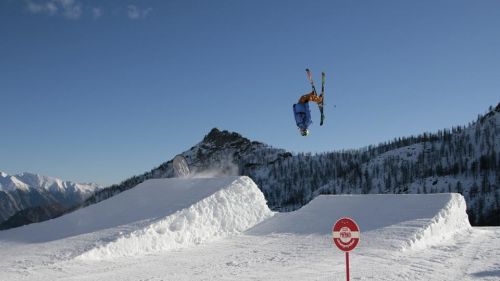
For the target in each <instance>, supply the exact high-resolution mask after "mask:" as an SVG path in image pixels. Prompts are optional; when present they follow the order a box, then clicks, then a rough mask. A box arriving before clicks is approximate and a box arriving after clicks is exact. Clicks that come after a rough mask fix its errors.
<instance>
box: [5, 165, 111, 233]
mask: <svg viewBox="0 0 500 281" xmlns="http://www.w3.org/2000/svg"><path fill="white" fill-rule="evenodd" d="M100 188H102V187H100V186H99V185H97V184H92V183H90V184H80V183H75V182H71V181H63V180H61V179H59V178H54V177H48V176H42V175H38V174H33V173H21V174H18V175H9V174H7V173H5V172H0V228H10V227H15V226H19V225H23V224H27V223H32V222H37V221H40V220H44V219H50V218H52V217H55V216H58V215H61V214H62V213H64V212H65V210H67V209H68V208H73V207H75V206H76V205H79V204H81V203H82V202H83V201H84V200H86V199H87V198H88V197H89V196H91V195H92V194H94V192H96V191H97V190H99V189H100Z"/></svg>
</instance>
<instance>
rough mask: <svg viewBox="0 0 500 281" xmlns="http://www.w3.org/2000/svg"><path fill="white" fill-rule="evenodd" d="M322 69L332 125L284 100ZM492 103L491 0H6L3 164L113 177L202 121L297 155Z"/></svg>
mask: <svg viewBox="0 0 500 281" xmlns="http://www.w3.org/2000/svg"><path fill="white" fill-rule="evenodd" d="M306 67H309V68H311V69H312V71H313V74H314V76H315V78H316V80H317V82H319V76H320V75H319V74H320V72H321V71H325V72H326V73H327V85H326V89H327V93H326V110H325V112H326V118H327V119H326V122H325V123H326V124H325V125H324V126H322V127H319V116H318V113H317V111H316V110H315V109H316V107H315V106H314V107H312V109H313V112H312V113H313V119H314V121H315V123H314V124H313V125H312V126H311V135H310V136H309V137H306V138H304V137H301V136H300V135H299V134H298V131H297V129H296V126H295V123H294V120H293V115H292V104H293V103H295V102H296V100H297V99H298V97H299V96H300V95H302V94H304V93H306V92H307V91H309V90H310V86H309V84H308V82H307V79H306V76H305V72H304V69H305V68H306ZM499 101H500V1H496V0H491V1H487V0H481V1H460V0H453V1H452V0H449V1H440V0H428V1H427V0H419V1H416V0H415V1H406V0H395V1H385V0H381V1H371V0H367V1H361V0H359V1H347V0H342V1H335V0H324V1H319V0H318V1H303V0H301V1H295V0H280V1H270V0H252V1H243V0H222V1H219V0H214V1H206V0H197V1H194V0H165V1H160V0H158V1H148V0H141V1H138V0H136V1H133V0H131V1H97V0H96V1H91V0H89V1H83V0H26V1H22V0H0V116H1V117H0V118H1V123H0V124H1V129H0V170H1V171H5V172H7V173H10V174H15V173H19V172H22V171H28V172H35V173H40V174H43V175H49V176H56V177H60V178H63V179H66V180H73V181H80V182H90V181H92V182H97V183H100V184H112V183H118V182H120V181H121V180H123V179H125V178H128V177H130V176H132V175H135V174H140V173H142V172H144V171H148V170H150V169H152V168H154V167H156V166H157V165H159V164H160V163H162V162H164V161H166V160H169V159H171V158H173V157H174V156H175V155H176V154H178V153H180V152H182V151H185V150H187V149H189V148H190V147H191V146H193V145H195V144H196V143H198V142H199V141H201V139H202V138H203V136H204V135H206V134H207V133H208V132H209V131H210V129H211V128H213V127H218V128H220V129H225V130H230V131H236V132H239V133H241V134H242V135H243V136H245V137H248V138H250V139H252V140H257V141H262V142H265V143H267V144H270V145H272V146H274V147H278V148H285V149H287V150H290V151H294V152H308V151H310V152H323V151H335V150H341V149H350V148H360V147H364V146H367V145H370V144H377V143H379V142H383V141H388V140H391V139H393V138H395V137H404V136H409V135H416V134H419V133H423V132H434V131H437V130H439V129H443V128H450V127H452V126H457V125H466V124H467V123H469V122H470V121H473V120H474V119H475V118H476V117H477V115H478V114H480V113H484V112H485V111H486V110H487V109H488V107H489V106H490V105H495V104H496V103H497V102H499Z"/></svg>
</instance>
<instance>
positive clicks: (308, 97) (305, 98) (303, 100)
mask: <svg viewBox="0 0 500 281" xmlns="http://www.w3.org/2000/svg"><path fill="white" fill-rule="evenodd" d="M317 96H318V95H315V94H314V91H313V92H310V93H309V94H307V95H303V96H301V97H300V99H299V103H306V102H309V101H312V100H313V99H315V97H317Z"/></svg>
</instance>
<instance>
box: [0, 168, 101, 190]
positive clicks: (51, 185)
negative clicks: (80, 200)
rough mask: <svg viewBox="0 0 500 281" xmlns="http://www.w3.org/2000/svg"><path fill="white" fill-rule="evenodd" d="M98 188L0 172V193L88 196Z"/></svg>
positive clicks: (52, 178)
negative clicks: (32, 192)
mask: <svg viewBox="0 0 500 281" xmlns="http://www.w3.org/2000/svg"><path fill="white" fill-rule="evenodd" d="M99 188H100V186H99V185H97V184H94V183H86V184H81V183H75V182H72V181H63V180H61V179H59V178H55V177H48V176H42V175H38V174H33V173H26V172H25V173H21V174H18V175H13V176H11V175H8V174H7V173H4V172H0V191H15V190H29V189H37V190H40V191H48V192H78V193H81V194H90V193H93V192H95V191H96V190H97V189H99Z"/></svg>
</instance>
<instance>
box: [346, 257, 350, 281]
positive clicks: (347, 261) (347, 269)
mask: <svg viewBox="0 0 500 281" xmlns="http://www.w3.org/2000/svg"><path fill="white" fill-rule="evenodd" d="M345 270H346V271H345V272H346V276H347V281H349V280H350V279H349V252H345Z"/></svg>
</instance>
